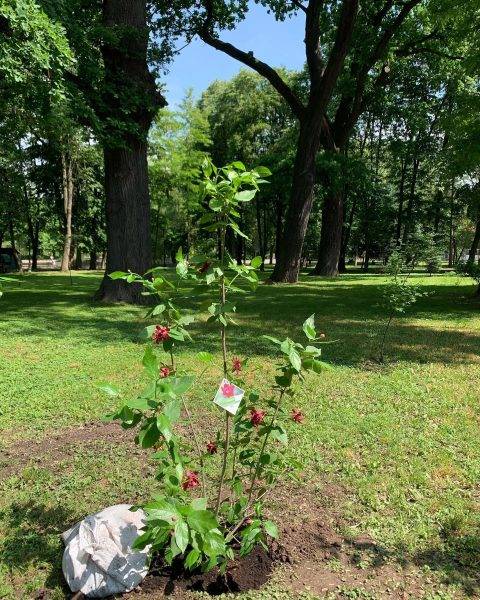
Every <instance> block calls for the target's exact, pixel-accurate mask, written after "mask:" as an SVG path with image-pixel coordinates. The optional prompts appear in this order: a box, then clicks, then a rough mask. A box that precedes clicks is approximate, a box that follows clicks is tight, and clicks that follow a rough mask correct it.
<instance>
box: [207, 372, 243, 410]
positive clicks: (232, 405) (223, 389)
mask: <svg viewBox="0 0 480 600" xmlns="http://www.w3.org/2000/svg"><path fill="white" fill-rule="evenodd" d="M244 395H245V390H242V389H240V388H239V387H237V386H236V385H235V384H234V383H230V382H229V381H228V380H227V379H222V382H221V383H220V385H219V387H218V390H217V393H216V394H215V398H214V399H213V402H214V403H215V404H216V405H217V406H219V407H220V408H223V409H224V410H226V411H227V412H229V413H231V414H232V415H234V414H236V412H237V410H238V407H239V406H240V402H241V401H242V398H243V396H244Z"/></svg>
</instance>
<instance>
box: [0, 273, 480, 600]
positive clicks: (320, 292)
mask: <svg viewBox="0 0 480 600" xmlns="http://www.w3.org/2000/svg"><path fill="white" fill-rule="evenodd" d="M99 277H100V276H99V275H98V274H90V273H82V274H79V275H75V276H74V277H73V278H72V283H70V280H69V277H68V276H66V277H65V276H62V275H60V274H58V273H57V274H38V275H25V276H22V277H19V278H18V279H19V282H15V283H14V282H12V283H8V284H7V285H5V286H4V292H5V295H4V297H3V298H2V300H1V301H0V309H1V313H0V353H1V358H2V365H1V368H0V390H1V391H0V448H2V447H3V449H4V450H8V452H10V454H9V455H5V456H4V458H2V461H1V462H0V598H3V597H5V598H10V597H12V598H13V597H20V598H24V597H25V598H28V597H31V596H30V595H29V594H31V589H38V588H39V587H42V586H43V585H45V582H47V584H48V585H49V586H50V587H52V588H56V589H57V592H55V594H57V596H54V597H58V598H61V597H63V595H62V592H61V591H60V589H59V588H58V587H56V586H58V583H57V582H58V564H59V563H58V561H59V557H60V552H61V548H60V544H59V542H58V538H57V533H58V532H60V531H61V530H62V527H64V526H65V525H68V524H70V523H71V522H72V520H74V519H76V518H79V517H81V516H82V515H84V514H85V513H86V512H90V511H92V510H96V509H98V508H101V507H102V506H105V505H107V504H112V503H115V502H117V501H123V500H127V499H128V498H129V497H132V496H135V497H137V496H139V495H140V496H141V495H142V494H146V493H147V492H148V490H149V488H150V487H151V485H152V481H151V478H149V477H147V478H146V477H145V474H144V473H142V472H141V471H140V469H139V467H138V465H139V462H138V460H139V458H138V456H137V455H135V456H134V457H133V458H131V457H130V455H129V451H127V450H126V449H125V447H115V446H113V447H112V445H111V444H109V443H108V442H105V443H102V444H100V445H96V446H95V448H94V450H93V451H92V449H91V448H89V446H88V445H83V446H79V447H78V451H77V453H76V455H75V458H74V459H73V464H72V459H71V458H68V460H67V461H66V462H64V463H62V462H61V461H60V462H58V461H57V463H55V466H52V465H49V464H45V465H42V464H38V463H32V464H31V465H29V466H25V465H22V466H21V468H20V470H19V471H18V472H15V473H14V474H12V473H11V471H10V470H9V475H8V477H3V475H1V469H2V465H3V467H4V468H6V467H7V466H8V464H9V463H10V464H12V461H13V464H15V444H18V443H22V444H25V443H26V442H25V440H29V439H41V438H43V437H47V436H49V435H50V433H51V432H53V431H58V430H62V429H64V428H69V427H76V426H78V425H80V424H82V423H84V422H87V421H92V420H98V419H101V418H102V417H103V415H105V414H106V413H107V412H108V411H109V410H111V409H112V408H114V407H115V401H112V400H111V399H110V398H108V397H105V396H104V395H102V394H101V393H100V392H99V391H98V389H97V387H96V385H97V384H98V383H100V382H102V381H111V382H114V383H116V384H117V385H118V386H119V387H120V388H121V389H122V390H124V392H125V393H126V394H134V393H135V391H136V390H137V389H139V387H140V386H141V385H142V377H143V376H142V374H141V371H140V370H139V367H138V362H139V360H140V358H141V343H142V339H141V333H142V329H143V327H144V324H145V323H144V320H143V313H144V310H143V309H141V308H135V307H131V306H102V305H98V304H94V303H93V302H92V300H91V297H92V294H93V292H94V290H95V289H96V287H97V286H98V283H99ZM414 279H415V282H416V283H417V284H419V285H421V286H422V288H424V289H425V290H426V291H429V292H431V294H430V295H429V296H428V297H426V298H422V299H421V301H419V302H418V304H417V305H416V306H415V308H414V309H413V310H412V311H410V312H409V313H407V314H406V315H405V316H404V317H402V318H399V319H396V320H395V321H394V324H393V327H392V331H391V334H390V336H389V341H388V347H387V352H386V356H387V361H386V363H385V364H383V365H379V364H378V363H377V362H376V360H375V359H376V356H377V354H378V343H379V334H380V332H381V329H382V326H383V323H384V321H385V315H384V314H383V312H382V309H381V306H380V302H381V289H382V286H383V285H384V284H385V281H386V280H385V278H384V277H383V276H381V275H360V274H349V275H346V276H343V277H341V278H339V279H338V280H324V279H319V278H310V277H307V276H305V277H303V278H302V281H301V283H299V284H298V285H296V286H290V287H289V286H287V287H286V286H264V285H262V286H260V287H259V289H258V291H257V293H256V295H255V296H246V297H245V298H244V299H241V300H240V299H239V302H238V314H237V318H236V320H237V322H238V324H239V326H238V327H237V328H236V329H233V328H232V329H231V330H230V331H229V340H230V344H231V346H230V347H231V352H232V354H234V355H239V356H240V357H247V356H248V357H249V358H250V366H249V373H248V374H247V381H248V382H249V384H250V385H251V386H252V387H253V388H256V389H258V390H259V391H262V389H264V387H265V382H266V381H268V379H269V377H271V375H272V372H273V368H272V364H271V358H270V355H271V351H272V350H271V347H270V345H269V344H268V342H267V341H266V340H264V339H263V338H262V337H261V335H262V334H264V333H268V334H270V335H277V336H280V337H284V336H285V335H290V336H292V337H297V336H298V337H299V339H300V338H301V335H300V334H301V323H302V322H303V320H304V319H305V318H306V317H307V316H309V315H310V314H311V313H316V315H317V326H318V329H319V330H320V331H323V332H325V333H326V335H327V339H328V340H336V342H335V343H334V344H331V345H327V346H325V353H324V359H325V360H326V361H329V362H331V363H332V364H333V365H334V366H335V369H334V370H333V371H331V372H325V373H323V374H322V375H319V376H311V377H310V378H309V379H308V382H307V384H306V386H305V387H304V388H302V390H301V391H300V393H299V395H298V397H297V398H296V399H295V401H294V402H295V406H298V407H299V408H301V409H302V410H303V411H304V412H305V414H306V415H307V419H306V422H305V423H304V424H303V425H302V426H301V427H296V428H295V430H294V431H292V435H294V436H296V438H295V443H294V444H292V445H291V447H290V450H289V451H290V452H291V453H292V455H294V456H296V458H299V459H301V460H302V461H303V462H304V464H305V471H304V477H305V481H306V485H307V486H308V487H309V489H317V490H319V491H318V493H321V486H322V484H323V483H324V482H325V481H333V482H341V483H342V484H344V485H345V486H346V487H347V489H348V490H349V492H348V494H347V497H346V499H343V500H342V502H343V509H342V510H343V514H344V516H345V519H344V529H345V530H344V531H343V533H344V534H345V535H347V536H348V535H351V536H354V535H357V534H360V533H368V534H370V535H371V536H372V537H373V538H374V539H375V540H376V541H377V542H378V543H379V544H382V545H384V546H385V547H386V548H388V549H389V550H390V551H391V552H392V553H393V554H394V555H395V556H398V557H400V556H407V555H408V556H410V557H412V559H413V557H421V556H422V555H424V554H425V553H427V552H430V551H435V552H437V553H438V554H439V555H441V556H442V557H443V559H444V560H443V562H441V566H439V567H438V568H439V569H440V571H441V573H442V574H445V575H446V574H448V576H449V577H453V575H452V573H453V574H455V573H456V574H457V575H458V572H459V570H460V571H462V574H463V575H464V576H465V577H470V576H471V574H472V573H473V572H474V570H475V568H476V567H478V565H479V563H478V560H479V559H478V556H479V551H480V542H479V528H480V518H479V510H478V509H479V502H480V495H479V492H478V481H479V479H480V407H479V399H480V304H479V301H478V299H475V298H473V291H474V286H473V285H469V283H468V281H466V280H464V279H459V278H457V277H456V276H454V275H441V276H434V277H428V276H427V277H425V276H422V275H417V274H416V275H415V276H414ZM201 300H202V298H198V299H196V300H195V302H196V304H197V305H198V304H200V301H201ZM193 333H194V338H195V343H194V344H189V345H187V346H185V348H184V349H183V351H182V353H181V357H180V358H181V363H182V365H183V367H184V368H185V369H187V370H192V371H197V372H198V365H197V361H196V358H195V356H196V353H197V352H198V351H200V350H209V351H213V352H215V353H216V354H217V356H218V346H217V338H216V332H215V330H214V328H213V327H211V326H209V325H206V324H205V323H204V320H203V321H201V322H199V323H197V324H196V325H195V326H194V328H193ZM219 377H220V371H219V370H218V372H217V370H216V368H214V367H213V368H211V369H209V371H208V372H207V373H206V374H205V379H204V385H202V390H201V391H200V392H199V393H198V394H195V395H194V396H192V397H191V399H190V402H191V403H192V404H193V406H194V407H195V408H197V409H198V410H200V411H201V414H202V415H204V414H206V413H208V414H211V417H210V418H211V419H214V418H215V414H216V413H215V411H214V410H212V407H211V398H212V397H213V391H214V389H215V387H216V384H217V383H218V379H219ZM210 418H209V419H210ZM209 426H211V423H210V422H209ZM67 435H68V434H67ZM8 456H10V458H8ZM33 458H34V457H32V460H33ZM93 474H94V475H93ZM97 474H98V475H97ZM32 506H33V507H35V506H36V507H37V513H35V511H34V512H33V513H32ZM15 548H16V549H15ZM475 556H476V557H477V558H475ZM458 560H460V566H459V562H458ZM475 561H477V563H475ZM52 564H54V567H52ZM52 573H53V575H52ZM459 577H460V575H458V576H457V579H456V581H457V582H458V578H459ZM2 586H3V587H2ZM22 594H23V595H22Z"/></svg>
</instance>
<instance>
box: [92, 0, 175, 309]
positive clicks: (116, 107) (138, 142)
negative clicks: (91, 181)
mask: <svg viewBox="0 0 480 600" xmlns="http://www.w3.org/2000/svg"><path fill="white" fill-rule="evenodd" d="M146 4H147V3H146V1H145V0H104V3H103V25H104V27H105V28H106V35H105V38H104V44H103V47H102V55H103V61H104V68H105V76H104V97H103V111H102V112H103V114H102V117H103V129H104V133H105V138H104V163H105V198H106V226H107V264H106V273H105V277H104V279H103V281H102V284H101V286H100V289H99V291H98V293H97V298H99V299H101V300H105V301H110V302H111V301H124V302H141V301H142V299H143V297H142V296H141V291H140V288H139V287H138V286H129V285H127V284H126V283H125V282H123V281H121V280H115V281H114V280H112V279H110V278H109V276H108V275H109V273H111V272H113V271H120V270H121V271H125V270H129V269H131V270H132V271H135V272H137V273H144V272H145V271H146V270H148V269H149V268H150V266H151V246H150V198H149V191H148V165H147V136H148V131H149V129H150V125H151V123H152V120H153V118H154V116H155V113H156V111H157V109H158V108H159V107H160V106H163V105H164V104H165V101H164V99H163V96H162V95H161V94H160V93H159V91H158V90H157V87H156V84H155V79H154V76H153V74H152V73H150V71H149V69H148V64H147V48H148V35H149V29H148V24H147V6H146ZM107 131H109V134H108V136H107V135H106V132H107Z"/></svg>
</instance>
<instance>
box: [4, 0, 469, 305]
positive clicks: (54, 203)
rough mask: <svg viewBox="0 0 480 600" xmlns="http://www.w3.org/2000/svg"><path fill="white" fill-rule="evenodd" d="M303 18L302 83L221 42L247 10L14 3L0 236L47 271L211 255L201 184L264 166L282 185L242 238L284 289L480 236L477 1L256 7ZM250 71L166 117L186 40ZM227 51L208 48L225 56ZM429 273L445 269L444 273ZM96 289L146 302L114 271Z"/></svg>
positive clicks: (432, 254)
mask: <svg viewBox="0 0 480 600" xmlns="http://www.w3.org/2000/svg"><path fill="white" fill-rule="evenodd" d="M261 4H263V5H264V6H266V7H267V8H269V9H270V10H271V15H272V19H280V20H284V19H288V18H290V17H291V16H292V15H293V14H295V15H296V16H297V18H303V19H304V21H305V40H299V44H302V43H304V45H305V68H304V69H303V70H301V71H299V72H288V71H285V70H284V69H281V68H277V67H276V65H268V64H266V63H264V62H262V61H261V60H260V59H259V58H257V57H256V56H255V54H254V53H253V52H252V51H250V49H241V48H236V47H234V46H232V45H231V44H229V43H226V42H224V41H223V40H222V31H224V30H228V29H232V28H234V27H235V26H236V25H237V24H238V23H239V22H240V21H242V20H243V19H244V18H246V16H247V13H248V6H249V5H248V3H246V2H238V3H237V2H233V3H232V2H228V3H227V2H217V1H215V2H214V1H205V2H188V1H187V0H179V1H178V2H177V1H175V2H159V1H157V2H145V1H142V0H133V1H127V0H104V1H103V2H94V1H93V0H73V1H71V2H68V3H67V2H63V1H61V0H48V1H47V0H45V1H43V2H40V1H36V2H35V1H34V0H1V2H0V32H1V36H2V37H1V41H0V53H1V56H0V58H1V59H2V60H1V61H0V93H1V95H0V138H1V140H2V144H1V151H0V176H1V177H0V186H1V188H0V189H1V192H2V193H1V194H0V240H1V241H2V243H3V244H4V245H11V246H12V247H16V248H18V249H20V251H21V252H22V254H23V255H24V256H28V257H29V259H30V264H31V267H32V268H36V265H37V261H38V257H39V256H50V255H51V254H54V255H55V256H61V257H62V260H61V266H62V269H68V268H69V267H75V266H77V267H79V266H80V263H81V256H82V254H83V255H85V254H88V256H89V264H90V266H91V268H94V267H96V266H97V265H98V264H99V262H100V261H101V259H102V257H103V258H104V259H105V257H106V270H107V272H110V271H113V270H125V269H132V270H135V271H138V272H144V271H145V270H147V269H148V268H149V267H150V266H151V264H152V261H154V262H157V263H158V262H160V263H164V264H167V263H169V262H170V261H171V259H172V256H174V254H175V252H176V250H177V248H178V246H180V245H181V246H183V248H184V249H185V250H187V251H188V250H189V249H195V250H197V249H202V250H205V251H208V252H215V251H216V248H215V242H214V241H212V240H209V239H204V238H202V235H201V234H200V233H199V231H198V228H197V227H196V217H197V214H198V204H197V194H196V185H197V184H196V182H197V177H198V173H199V169H200V165H201V163H202V161H203V159H204V157H205V156H206V155H209V156H211V157H212V159H213V161H214V162H215V163H217V164H225V163H227V162H229V161H232V160H241V161H243V162H244V163H245V164H246V165H248V166H255V165H260V164H262V165H265V166H267V167H269V168H270V170H271V171H272V173H273V175H272V177H271V182H270V185H269V186H266V189H265V190H263V191H262V194H260V195H259V196H258V199H257V200H256V202H255V203H254V204H253V206H251V207H250V206H249V207H248V208H246V209H244V212H243V214H242V215H241V221H242V229H243V230H244V231H247V233H248V234H249V240H245V239H243V238H241V237H239V236H235V235H233V234H232V235H230V236H229V239H228V240H227V244H228V248H229V251H230V253H231V254H232V255H234V256H235V257H236V258H237V259H238V260H239V261H241V260H245V259H246V258H248V257H249V256H251V255H253V254H257V253H259V254H261V255H262V257H264V259H265V260H266V262H267V263H268V262H270V263H272V264H273V265H274V269H273V272H272V273H271V278H272V279H273V280H274V281H286V282H293V281H296V279H297V277H298V273H299V270H300V268H302V266H306V265H310V264H311V265H312V270H313V273H315V274H319V275H330V276H331V275H336V274H337V273H338V272H339V271H340V272H341V271H343V270H345V268H346V265H347V264H348V263H349V262H350V263H351V262H357V259H358V257H361V265H362V268H364V269H368V268H369V266H370V265H371V263H372V261H384V260H386V258H387V257H388V255H389V253H390V252H391V251H392V249H394V248H395V247H406V246H407V245H408V244H414V243H416V244H417V245H418V246H419V247H422V248H423V249H424V252H423V256H424V258H425V262H426V264H428V265H430V268H431V269H433V268H438V264H439V262H440V261H441V260H442V259H444V258H445V259H446V260H447V262H448V264H449V266H454V265H455V263H456V262H457V261H458V260H459V259H460V258H462V257H466V256H468V257H470V259H472V260H474V259H475V256H476V253H477V248H478V246H479V244H480V195H479V165H480V156H479V139H480V136H479V134H480V123H479V117H478V115H479V114H480V113H479V107H480V102H479V89H478V86H479V78H478V74H479V69H478V66H479V52H478V48H479V44H478V42H479V39H478V37H479V35H478V31H479V30H480V28H479V27H478V22H479V18H478V17H479V15H478V9H477V7H476V5H475V4H476V3H475V1H474V0H469V1H467V2H462V3H461V10H460V4H458V5H456V3H455V2H446V1H445V0H429V1H425V0H403V1H399V2H395V1H392V0H382V1H378V0H368V1H367V0H366V1H365V2H363V3H361V4H360V5H359V3H358V2H357V1H356V0H343V2H337V1H332V2H321V1H319V0H309V1H308V2H305V3H301V2H300V1H295V2H292V1H290V2H289V1H285V2H283V1H278V0H275V1H270V2H267V1H262V2H261ZM194 36H199V37H200V38H201V39H202V40H203V41H204V42H205V43H207V44H208V45H210V46H212V48H214V49H215V50H217V51H218V50H219V51H222V52H225V53H226V54H228V55H229V56H230V57H231V58H232V60H237V61H238V62H239V63H241V64H243V65H246V66H247V67H249V70H241V71H240V72H239V74H238V75H237V76H235V77H234V78H233V79H231V80H230V81H217V82H214V83H213V84H212V85H210V86H209V88H208V89H207V90H206V91H205V92H204V93H203V94H202V96H201V97H200V98H199V99H198V100H195V99H194V98H193V97H192V95H191V94H189V95H187V97H186V98H185V100H184V102H183V104H182V105H181V106H180V107H179V108H178V110H172V109H169V108H165V100H164V98H163V96H162V93H161V77H160V73H161V69H162V68H164V67H165V66H166V65H168V63H169V61H170V60H171V59H172V57H174V55H175V51H176V50H175V49H176V47H177V45H178V44H179V40H182V41H185V40H186V41H189V40H190V39H192V38H193V37H194ZM212 51H213V50H212ZM435 265H437V266H436V267H435ZM99 297H100V298H104V299H112V300H134V301H135V300H139V299H140V296H139V291H138V290H135V288H134V286H133V287H132V286H129V287H127V286H125V285H124V284H123V283H122V282H112V281H110V280H109V279H108V278H105V279H104V282H103V284H102V288H101V289H100V290H99Z"/></svg>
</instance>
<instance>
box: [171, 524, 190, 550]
mask: <svg viewBox="0 0 480 600" xmlns="http://www.w3.org/2000/svg"><path fill="white" fill-rule="evenodd" d="M174 535H175V543H176V544H177V546H178V547H179V548H180V551H181V553H182V554H183V553H184V552H185V550H186V549H187V546H188V537H189V536H188V525H187V524H186V523H185V521H184V520H183V519H181V520H179V521H177V522H176V523H175V530H174Z"/></svg>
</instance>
